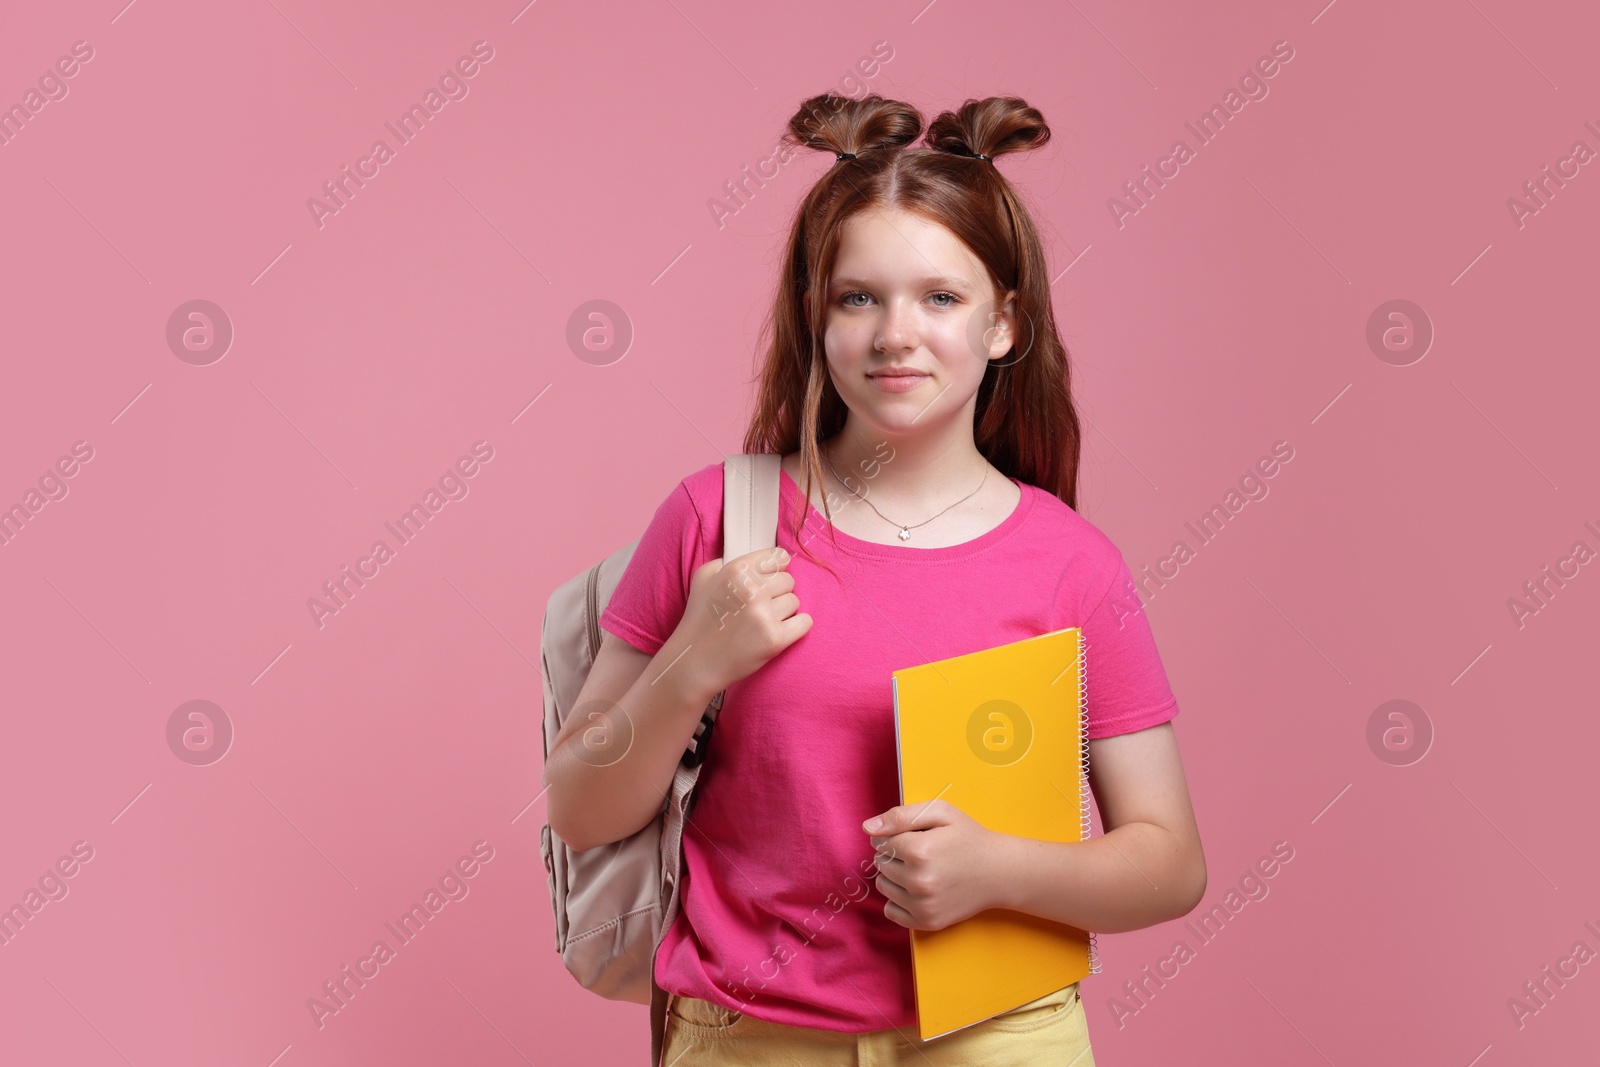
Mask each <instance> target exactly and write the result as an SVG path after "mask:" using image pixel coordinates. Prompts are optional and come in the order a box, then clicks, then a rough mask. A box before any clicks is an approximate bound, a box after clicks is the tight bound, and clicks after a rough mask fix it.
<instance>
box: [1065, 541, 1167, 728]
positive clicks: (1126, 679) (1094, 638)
mask: <svg viewBox="0 0 1600 1067" xmlns="http://www.w3.org/2000/svg"><path fill="white" fill-rule="evenodd" d="M1116 560H1117V569H1116V574H1115V576H1114V577H1113V578H1112V580H1111V584H1110V585H1109V586H1107V588H1106V591H1105V594H1104V595H1103V596H1102V597H1101V598H1100V600H1099V603H1098V604H1096V605H1095V606H1094V607H1093V608H1091V609H1090V611H1089V613H1088V614H1087V615H1085V616H1084V617H1083V622H1082V623H1081V625H1080V629H1082V631H1083V638H1084V675H1085V677H1086V680H1087V683H1088V684H1087V689H1088V715H1087V718H1088V729H1087V731H1086V733H1087V734H1088V736H1089V739H1090V740H1094V739H1096V738H1101V737H1115V736H1117V735H1118V734H1131V733H1133V732H1134V731H1135V730H1144V729H1148V728H1149V727H1151V726H1159V725H1160V724H1162V723H1164V722H1167V721H1169V720H1170V719H1172V718H1173V717H1174V716H1175V715H1177V714H1178V698H1177V697H1176V696H1174V695H1173V693H1172V686H1171V684H1170V683H1169V682H1168V681H1167V672H1166V669H1165V668H1164V667H1162V665H1161V656H1160V654H1159V653H1158V652H1157V651H1156V640H1155V635H1154V634H1152V633H1151V632H1150V621H1149V619H1148V618H1147V617H1146V615H1145V612H1144V607H1143V605H1142V604H1141V603H1140V602H1139V594H1138V590H1137V588H1136V587H1135V586H1134V584H1133V575H1132V573H1131V572H1130V571H1129V570H1128V564H1127V561H1126V560H1125V559H1123V557H1122V554H1121V553H1120V552H1119V553H1117V555H1116Z"/></svg>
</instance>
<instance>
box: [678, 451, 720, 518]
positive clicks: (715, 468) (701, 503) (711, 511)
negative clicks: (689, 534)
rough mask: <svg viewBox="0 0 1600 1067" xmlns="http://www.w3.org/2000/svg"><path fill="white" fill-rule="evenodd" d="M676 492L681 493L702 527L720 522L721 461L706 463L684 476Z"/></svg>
mask: <svg viewBox="0 0 1600 1067" xmlns="http://www.w3.org/2000/svg"><path fill="white" fill-rule="evenodd" d="M677 492H679V493H681V494H682V495H683V496H684V498H685V499H686V500H687V502H688V503H689V505H690V506H691V507H693V508H694V510H695V514H697V515H698V516H699V517H700V524H701V526H702V527H707V526H710V525H712V523H713V522H714V521H717V522H720V520H721V517H722V461H721V460H718V461H717V462H715V463H708V464H706V465H705V466H704V467H701V468H700V469H699V470H697V471H695V472H693V473H692V474H689V475H686V476H685V477H684V479H683V480H682V481H681V482H679V483H678V488H677Z"/></svg>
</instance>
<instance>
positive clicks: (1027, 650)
mask: <svg viewBox="0 0 1600 1067" xmlns="http://www.w3.org/2000/svg"><path fill="white" fill-rule="evenodd" d="M893 674H894V680H893V686H894V717H895V736H896V741H897V745H898V747H899V758H900V803H902V804H911V805H915V804H918V803H922V802H924V801H929V800H933V799H934V798H940V799H943V800H945V801H947V802H949V803H951V804H953V805H955V806H956V807H957V808H960V809H961V810H962V811H964V812H966V813H967V814H968V815H969V816H971V817H972V818H973V819H975V820H976V821H978V822H979V823H981V824H982V825H984V826H985V827H987V828H989V829H991V830H995V831H998V832H1000V833H1007V834H1015V835H1016V836H1018V837H1030V838H1034V839H1036V840H1042V841H1081V840H1083V839H1084V838H1086V837H1088V836H1089V779H1088V771H1089V744H1088V739H1087V738H1086V736H1085V732H1084V727H1085V721H1086V720H1085V715H1086V709H1085V705H1084V694H1085V689H1084V643H1083V634H1082V632H1081V631H1080V630H1079V629H1078V628H1077V627H1072V628H1071V629H1066V630H1056V631H1054V632H1052V633H1047V634H1042V635H1040V636H1038V637H1029V638H1024V639H1023V640H1021V641H1013V642H1011V643H1009V644H1005V645H999V646H997V647H994V648H987V649H983V650H982V651H979V652H972V653H969V654H967V655H964V656H955V657H953V658H951V659H943V660H937V661H935V662H933V663H925V664H922V665H921V666H917V667H908V668H905V669H903V670H898V671H895V672H893ZM911 961H912V968H913V971H914V977H915V985H916V995H917V1025H918V1029H919V1030H920V1033H921V1036H922V1038H923V1039H924V1040H926V1039H928V1038H931V1037H939V1036H942V1035H944V1034H947V1033H950V1032H951V1031H954V1030H960V1029H961V1028H963V1027H966V1026H971V1025H972V1024H973V1023H977V1022H982V1021H983V1020H985V1019H988V1018H991V1017H993V1016H995V1015H999V1014H1001V1013H1002V1012H1007V1011H1010V1010H1011V1009H1012V1008H1016V1007H1019V1006H1021V1005H1023V1004H1026V1003H1027V1002H1028V1001H1030V1000H1036V999H1038V998H1039V997H1042V996H1044V995H1045V994H1046V993H1050V992H1053V991H1055V990H1057V989H1060V988H1061V987H1062V986H1066V985H1071V984H1072V983H1073V982H1076V981H1078V980H1079V979H1080V978H1082V977H1084V976H1085V975H1088V974H1095V973H1098V972H1099V970H1100V967H1099V960H1098V959H1097V957H1096V955H1095V943H1094V935H1093V934H1092V933H1088V932H1085V931H1083V930H1079V929H1078V928H1076V927H1073V926H1067V925H1064V924H1062V923H1057V922H1052V921H1050V920H1048V919H1041V918H1038V917H1037V916H1033V915H1028V914H1026V913H1024V912H1020V911H1011V910H1009V909H1003V908H991V909H990V910H988V911H982V912H979V913H978V914H976V915H974V916H972V917H971V918H969V919H966V920H964V921H962V922H959V923H956V924H954V925H952V926H947V927H945V928H944V929H943V930H931V931H929V930H912V931H911Z"/></svg>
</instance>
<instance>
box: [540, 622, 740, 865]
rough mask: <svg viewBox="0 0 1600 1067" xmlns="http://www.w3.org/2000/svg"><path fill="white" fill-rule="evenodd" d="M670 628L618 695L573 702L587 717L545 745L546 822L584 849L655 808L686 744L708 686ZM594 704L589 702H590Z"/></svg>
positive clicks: (617, 835)
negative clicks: (610, 702)
mask: <svg viewBox="0 0 1600 1067" xmlns="http://www.w3.org/2000/svg"><path fill="white" fill-rule="evenodd" d="M684 647H685V646H684V642H683V641H681V640H680V639H679V638H678V636H677V635H676V634H674V635H673V637H672V638H671V639H669V640H668V641H667V643H666V644H664V645H662V646H661V649H660V650H659V651H658V652H657V653H656V655H655V657H654V658H653V659H651V661H650V663H649V665H648V666H647V667H646V668H645V670H644V672H643V673H642V674H641V675H640V676H639V679H638V681H636V682H634V684H633V685H632V686H631V687H630V688H629V689H628V692H627V693H626V694H625V695H624V696H623V697H622V699H621V700H620V701H619V702H618V704H617V706H614V707H606V706H604V705H603V704H602V702H600V701H590V702H586V703H584V704H580V705H579V706H577V707H576V708H574V709H573V710H572V714H573V715H581V716H583V717H584V718H585V719H586V720H588V721H587V722H586V723H585V724H584V726H583V727H582V728H580V729H579V730H578V731H577V732H576V733H574V734H573V735H572V736H571V737H569V738H568V739H567V740H566V741H565V742H563V743H562V744H560V745H558V746H557V747H556V749H555V750H554V751H553V752H551V753H550V759H549V761H548V762H547V764H546V767H545V772H544V780H545V782H546V783H547V784H548V785H549V787H550V822H551V826H552V827H559V829H557V830H556V834H557V836H559V837H560V838H561V839H562V840H563V841H565V842H566V843H567V844H568V845H570V846H571V847H573V848H575V849H578V850H579V851H582V850H584V849H588V848H594V847H597V846H599V845H603V844H609V843H610V842H612V841H620V840H622V839H623V838H625V837H627V836H629V835H630V834H633V833H636V832H638V831H639V830H640V829H641V828H643V827H644V826H646V825H647V824H648V823H649V822H650V821H651V820H652V819H654V818H655V817H656V816H657V815H658V814H659V813H660V811H661V805H662V802H663V801H664V800H665V799H666V795H667V789H668V787H669V786H670V785H671V783H672V776H673V773H674V772H675V770H676V769H677V766H678V762H679V760H680V759H681V758H682V757H683V752H684V749H686V748H687V747H688V745H689V741H690V739H691V738H693V736H694V731H695V727H696V726H697V725H698V724H699V722H700V716H701V714H702V713H703V712H704V711H705V707H706V704H707V703H708V702H709V701H710V699H711V697H712V696H715V695H716V694H715V693H714V692H712V693H707V692H706V691H705V686H704V684H702V681H701V679H700V677H699V675H698V674H697V673H696V672H694V671H693V670H692V669H691V666H692V661H691V660H690V656H692V655H693V653H692V652H691V653H690V655H689V656H684V655H680V654H681V653H682V652H683V649H684ZM590 705H593V706H590Z"/></svg>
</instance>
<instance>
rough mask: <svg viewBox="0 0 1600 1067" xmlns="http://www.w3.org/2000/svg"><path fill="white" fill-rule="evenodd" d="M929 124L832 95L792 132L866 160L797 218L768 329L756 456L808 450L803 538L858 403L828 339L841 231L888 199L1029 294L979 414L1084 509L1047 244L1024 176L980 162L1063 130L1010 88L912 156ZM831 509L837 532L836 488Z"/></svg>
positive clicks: (934, 128) (968, 106)
mask: <svg viewBox="0 0 1600 1067" xmlns="http://www.w3.org/2000/svg"><path fill="white" fill-rule="evenodd" d="M921 132H922V116H921V114H920V113H919V112H918V111H917V110H916V109H915V108H913V107H912V106H911V105H910V104H907V103H904V102H902V101H899V100H886V99H884V98H883V97H881V96H879V95H877V94H876V93H873V94H870V95H868V96H865V97H863V98H862V99H860V100H854V99H851V98H849V97H846V96H841V95H839V94H837V93H833V92H828V93H824V94H822V95H820V96H814V97H812V98H811V99H809V100H807V101H805V103H804V104H802V105H801V107H800V110H799V111H797V112H795V114H794V116H793V117H792V118H790V120H789V126H788V131H787V132H786V133H785V135H784V138H783V139H784V141H785V142H787V143H790V144H794V145H797V146H801V147H805V148H812V149H817V150H819V151H826V152H829V153H831V154H836V155H837V154H842V153H848V154H853V156H854V158H849V156H848V155H847V156H846V157H845V158H842V159H840V160H838V161H837V162H836V163H835V164H834V166H833V167H832V168H831V169H829V170H828V172H827V173H826V174H824V175H823V176H822V177H821V178H820V179H818V181H817V183H816V185H815V186H813V187H812V189H811V191H810V193H808V194H807V196H806V198H805V200H804V202H803V203H802V204H801V205H800V209H799V211H798V212H797V213H796V215H795V219H794V224H793V226H792V227H791V228H790V231H789V242H788V247H787V249H786V251H785V255H784V260H783V270H782V277H781V278H780V279H779V284H778V293H777V299H776V301H775V303H774V306H773V310H772V315H771V317H770V318H769V320H768V322H767V325H766V332H769V333H770V335H771V342H770V344H769V345H768V346H767V349H766V354H765V356H764V359H763V362H762V367H761V372H760V385H759V392H758V396H757V402H756V410H755V413H754V414H753V415H752V416H751V420H750V427H749V429H748V430H746V432H745V438H744V451H746V452H776V453H778V454H780V455H784V454H787V453H790V452H794V451H796V450H799V452H800V458H801V463H802V465H803V467H804V468H805V487H804V490H803V493H802V496H803V499H802V500H801V501H800V503H799V507H798V508H797V509H796V511H795V514H794V520H793V521H794V526H793V530H794V534H795V539H796V541H800V533H801V531H802V529H803V528H804V525H803V524H804V521H805V517H806V514H807V508H808V507H809V500H810V494H811V486H812V484H813V482H815V483H821V482H822V465H821V451H820V447H819V446H820V444H821V442H823V441H825V440H827V439H828V438H830V437H832V436H833V435H834V434H836V433H838V432H839V431H840V430H842V429H843V428H844V424H845V416H846V415H847V414H848V410H849V409H848V408H847V407H846V406H845V403H844V400H843V399H842V398H841V397H840V396H839V393H838V391H837V390H836V389H834V387H833V382H832V380H831V378H830V377H829V374H828V366H827V360H826V357H825V355H824V353H823V351H822V346H821V344H820V341H819V339H820V338H821V336H822V333H823V330H824V326H825V316H826V314H827V309H828V302H827V287H828V280H829V278H830V276H831V275H832V273H833V267H834V262H835V260H836V259H837V257H838V250H839V244H840V238H841V227H842V226H843V224H844V223H845V222H846V220H848V219H849V218H851V217H852V216H854V215H856V214H858V213H860V212H863V211H866V210H868V209H871V208H879V207H882V208H896V209H900V210H903V211H909V212H914V213H916V214H919V215H921V216H923V217H924V218H926V219H929V220H931V221H933V222H936V223H938V224H939V225H941V226H944V227H946V228H947V229H949V230H950V232H951V233H953V234H954V235H955V236H956V237H957V238H959V239H960V240H961V241H962V242H963V243H965V244H966V246H967V247H968V248H970V249H971V250H972V251H973V253H974V254H975V255H976V256H977V257H978V258H979V259H980V260H981V261H982V262H983V264H984V266H985V267H986V268H987V270H988V271H989V274H990V281H991V282H992V283H993V284H994V286H995V288H996V290H997V291H998V292H999V293H1000V294H1005V293H1006V292H1008V291H1009V290H1012V289H1015V290H1016V292H1017V295H1016V297H1015V304H1014V305H1013V311H1014V314H1015V318H1016V323H1017V327H1018V329H1017V333H1018V335H1019V337H1018V343H1017V344H1016V345H1014V346H1013V348H1012V350H1011V352H1009V353H1007V354H1006V355H1005V356H1004V357H1001V358H1000V359H997V360H991V361H990V362H989V365H988V367H987V368H986V369H985V371H984V375H983V380H982V382H981V383H980V385H979V386H978V396H977V405H976V410H975V412H974V416H973V439H974V443H975V444H976V445H977V448H978V451H979V452H981V453H982V454H983V456H984V457H985V458H986V459H987V460H988V461H989V462H990V463H992V464H993V465H994V466H995V468H996V469H998V470H1000V471H1001V472H1003V473H1004V474H1006V475H1008V476H1010V477H1014V478H1016V479H1018V480H1019V481H1023V482H1027V483H1029V484H1031V485H1035V486H1038V487H1039V488H1041V489H1043V490H1045V491H1046V492H1049V493H1053V494H1055V495H1056V496H1057V497H1059V498H1060V499H1061V500H1062V501H1064V502H1065V503H1066V504H1067V506H1068V507H1073V508H1076V506H1077V482H1078V455H1079V448H1080V438H1081V435H1080V430H1079V426H1078V415H1077V411H1076V410H1075V408H1074V406H1073V402H1072V389H1071V374H1070V368H1069V366H1068V360H1067V349H1066V346H1065V345H1064V344H1063V343H1062V341H1061V338H1060V335H1059V334H1058V333H1057V332H1056V325H1055V316H1054V312H1053V310H1052V307H1051V302H1050V279H1049V275H1048V273H1047V268H1046V264H1045V257H1044V249H1043V246H1042V244H1041V243H1040V240H1039V234H1038V231H1037V230H1036V229H1035V228H1034V225H1033V220H1032V218H1031V217H1030V216H1029V214H1028V212H1027V210H1026V209H1025V208H1024V207H1023V205H1022V202H1021V200H1020V199H1019V198H1018V196H1017V193H1016V190H1015V189H1013V188H1012V186H1011V183H1010V182H1009V181H1007V180H1006V178H1005V176H1004V175H1003V174H1001V173H1000V171H999V170H998V169H996V167H995V165H994V163H993V162H989V161H985V160H983V159H979V158H974V157H976V156H987V157H989V160H998V159H999V157H1000V156H1003V155H1005V154H1006V153H1008V152H1020V151H1026V150H1027V149H1030V148H1037V147H1038V146H1040V145H1042V144H1044V143H1045V142H1046V141H1048V140H1049V139H1050V129H1049V127H1048V126H1046V125H1045V122H1044V118H1043V116H1041V115H1040V114H1039V112H1038V111H1036V110H1034V109H1033V108H1031V107H1029V106H1028V105H1027V103H1026V102H1024V101H1022V100H1019V99H1017V98H1016V97H1009V96H1008V97H989V98H987V99H984V100H968V101H966V102H965V103H964V104H962V105H961V106H960V107H959V108H957V109H956V110H954V111H945V112H943V113H941V114H940V115H939V116H938V117H937V118H935V119H934V120H933V122H932V123H931V124H930V125H929V126H928V130H927V135H926V137H924V138H923V141H924V143H925V144H926V145H927V146H928V149H927V150H922V151H915V150H913V151H904V150H903V149H904V148H905V146H907V145H909V144H911V143H913V142H914V141H916V139H917V136H918V134H919V133H921ZM808 292H809V293H810V294H811V314H810V316H809V317H808V316H807V314H806V308H805V303H804V298H805V295H806V294H807V293H808ZM823 508H824V514H826V515H827V517H828V518H829V520H830V530H831V520H832V510H831V509H830V508H829V507H828V502H827V498H826V494H825V495H824V499H823ZM801 547H802V549H804V542H801ZM808 554H809V553H808Z"/></svg>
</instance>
